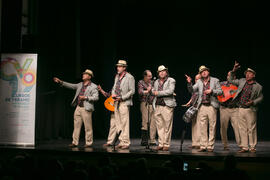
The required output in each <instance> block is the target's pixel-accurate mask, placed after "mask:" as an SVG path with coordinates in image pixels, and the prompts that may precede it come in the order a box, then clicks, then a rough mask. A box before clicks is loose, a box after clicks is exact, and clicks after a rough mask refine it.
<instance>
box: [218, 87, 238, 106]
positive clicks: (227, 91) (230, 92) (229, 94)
mask: <svg viewBox="0 0 270 180" xmlns="http://www.w3.org/2000/svg"><path fill="white" fill-rule="evenodd" d="M221 89H222V91H223V94H222V95H219V96H217V98H218V101H219V102H222V103H223V102H226V101H228V100H229V99H231V98H234V96H235V95H236V92H237V86H235V85H232V84H231V85H230V86H221Z"/></svg>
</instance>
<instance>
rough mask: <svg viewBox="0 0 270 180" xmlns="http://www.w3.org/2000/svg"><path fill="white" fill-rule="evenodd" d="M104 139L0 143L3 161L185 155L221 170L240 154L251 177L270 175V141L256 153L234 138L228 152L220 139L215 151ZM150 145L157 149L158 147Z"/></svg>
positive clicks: (151, 160)
mask: <svg viewBox="0 0 270 180" xmlns="http://www.w3.org/2000/svg"><path fill="white" fill-rule="evenodd" d="M105 142H106V141H105V139H104V140H95V141H94V144H93V146H92V147H90V148H84V142H83V141H81V142H80V145H79V146H78V147H75V148H70V147H68V144H70V143H71V140H50V141H43V142H38V143H37V144H36V146H35V147H27V146H5V145H2V146H0V154H1V161H7V160H8V159H10V158H12V157H14V156H16V155H18V154H28V155H31V156H32V157H35V158H37V159H58V160H60V161H62V162H65V161H70V160H84V161H87V162H90V163H93V164H96V163H98V162H99V161H100V160H101V159H102V158H104V157H109V158H110V159H111V160H112V161H113V162H116V163H117V164H122V165H125V164H127V163H128V162H130V161H135V160H137V159H140V158H145V159H146V160H147V161H148V164H149V165H150V166H153V167H158V166H161V164H162V163H164V162H165V161H167V160H172V159H175V158H179V157H180V158H181V159H183V160H184V162H186V163H188V168H189V169H196V167H197V166H198V164H199V163H201V162H205V163H207V164H208V165H209V166H210V167H212V168H214V169H217V170H220V169H222V168H223V167H224V159H225V157H226V156H228V155H233V156H235V157H236V160H237V162H238V165H237V167H239V168H240V169H242V170H245V171H246V172H247V173H248V174H249V176H250V177H251V179H256V178H257V177H260V178H264V177H267V176H269V175H270V172H269V165H270V141H260V142H258V146H257V152H256V153H238V152H237V151H238V150H239V148H238V147H237V145H236V144H235V143H234V142H233V141H230V146H229V147H230V150H229V151H224V150H223V145H222V144H221V142H220V141H216V144H215V149H214V152H198V150H197V149H190V145H191V141H190V140H185V142H184V143H183V146H182V148H183V149H182V152H181V151H180V140H176V139H174V140H172V143H171V148H170V150H169V151H155V150H153V151H151V150H149V149H146V148H145V147H144V146H140V139H131V146H130V148H129V149H128V150H117V149H116V150H115V151H114V150H113V148H112V147H108V148H103V146H102V145H103V144H104V143H105ZM150 148H152V149H154V148H155V146H151V147H150Z"/></svg>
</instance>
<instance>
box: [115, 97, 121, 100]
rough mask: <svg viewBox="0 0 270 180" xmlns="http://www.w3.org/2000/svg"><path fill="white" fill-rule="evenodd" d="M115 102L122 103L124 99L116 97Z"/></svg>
mask: <svg viewBox="0 0 270 180" xmlns="http://www.w3.org/2000/svg"><path fill="white" fill-rule="evenodd" d="M114 100H115V101H122V99H121V98H120V97H116V98H115V99H114Z"/></svg>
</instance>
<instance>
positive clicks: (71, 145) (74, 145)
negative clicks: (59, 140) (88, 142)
mask: <svg viewBox="0 0 270 180" xmlns="http://www.w3.org/2000/svg"><path fill="white" fill-rule="evenodd" d="M68 147H70V148H73V147H78V145H76V144H73V143H71V144H69V145H68Z"/></svg>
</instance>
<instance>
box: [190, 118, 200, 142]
mask: <svg viewBox="0 0 270 180" xmlns="http://www.w3.org/2000/svg"><path fill="white" fill-rule="evenodd" d="M191 123H192V124H191V139H192V146H200V136H201V134H200V122H199V119H198V116H196V117H195V118H193V119H192V122H191Z"/></svg>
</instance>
